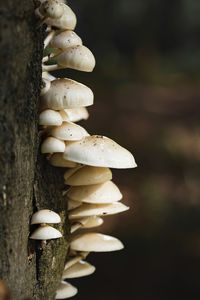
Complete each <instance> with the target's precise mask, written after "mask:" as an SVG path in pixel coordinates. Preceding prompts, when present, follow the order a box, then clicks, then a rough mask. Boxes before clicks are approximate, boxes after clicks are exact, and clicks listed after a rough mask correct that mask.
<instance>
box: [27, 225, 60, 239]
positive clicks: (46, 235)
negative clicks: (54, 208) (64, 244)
mask: <svg viewBox="0 0 200 300" xmlns="http://www.w3.org/2000/svg"><path fill="white" fill-rule="evenodd" d="M61 237H62V234H61V232H60V231H59V230H57V229H55V228H53V227H51V226H49V225H42V226H40V227H38V228H37V229H36V230H35V231H34V232H33V233H32V234H31V236H30V237H29V238H30V239H33V240H52V239H58V238H61Z"/></svg>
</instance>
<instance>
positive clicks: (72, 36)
mask: <svg viewBox="0 0 200 300" xmlns="http://www.w3.org/2000/svg"><path fill="white" fill-rule="evenodd" d="M77 45H82V40H81V38H80V37H79V36H78V35H77V34H76V33H75V32H74V31H71V30H65V31H63V32H61V33H59V34H57V35H56V36H54V37H53V39H52V40H51V42H50V47H51V48H58V49H61V50H64V49H66V48H68V47H72V46H77Z"/></svg>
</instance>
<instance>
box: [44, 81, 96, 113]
mask: <svg viewBox="0 0 200 300" xmlns="http://www.w3.org/2000/svg"><path fill="white" fill-rule="evenodd" d="M93 98H94V95H93V92H92V90H91V89H90V88H88V87H87V86H86V85H84V84H81V83H79V82H76V81H74V80H72V79H68V78H60V79H55V80H53V81H51V87H50V89H49V90H48V92H47V93H46V94H44V95H43V96H41V106H42V107H46V108H50V109H55V110H62V109H65V108H71V107H77V106H89V105H92V104H93Z"/></svg>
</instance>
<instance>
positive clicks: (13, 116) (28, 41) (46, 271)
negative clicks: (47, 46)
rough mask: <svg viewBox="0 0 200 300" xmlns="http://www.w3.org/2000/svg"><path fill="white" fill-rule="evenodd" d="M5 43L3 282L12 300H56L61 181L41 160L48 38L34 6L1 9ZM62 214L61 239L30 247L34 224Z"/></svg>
mask: <svg viewBox="0 0 200 300" xmlns="http://www.w3.org/2000/svg"><path fill="white" fill-rule="evenodd" d="M1 12H2V15H1V18H0V28H1V39H0V49H1V53H0V60H1V64H0V65H1V78H0V86H1V89H0V93H1V101H0V279H3V280H5V281H6V282H7V283H8V285H9V287H10V289H11V291H12V293H13V298H14V299H17V300H20V299H25V298H26V297H33V298H34V299H38V300H43V299H45V300H47V299H48V300H51V299H55V290H56V288H57V286H58V284H59V281H60V277H61V272H62V269H63V266H64V262H65V260H66V255H67V244H68V243H67V235H68V234H67V228H68V226H67V223H66V221H65V219H66V204H65V201H64V200H63V197H62V190H63V183H62V182H63V177H62V176H63V174H62V172H61V171H60V170H58V169H56V168H53V167H51V166H49V165H48V164H47V162H46V160H45V158H43V157H42V156H40V154H39V150H38V147H39V139H38V126H37V109H38V96H39V93H40V85H41V58H42V52H43V35H44V34H43V31H42V29H36V23H37V20H36V18H35V15H34V3H33V2H32V1H31V0H30V1H25V0H6V1H1ZM41 208H49V209H53V210H54V211H56V212H58V213H59V214H60V215H61V218H62V224H61V225H59V226H57V228H58V229H59V230H61V232H62V233H63V235H64V238H62V239H58V240H51V241H50V242H48V243H47V244H46V246H45V245H43V246H42V245H41V244H40V243H39V242H36V241H32V242H31V241H30V240H29V238H28V237H29V233H30V230H33V228H31V227H30V217H31V215H32V214H33V212H34V211H36V210H37V209H41Z"/></svg>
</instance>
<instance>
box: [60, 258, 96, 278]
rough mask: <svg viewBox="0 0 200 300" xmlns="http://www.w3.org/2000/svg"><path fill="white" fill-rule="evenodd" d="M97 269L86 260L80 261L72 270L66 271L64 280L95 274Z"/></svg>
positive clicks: (63, 276)
mask: <svg viewBox="0 0 200 300" xmlns="http://www.w3.org/2000/svg"><path fill="white" fill-rule="evenodd" d="M95 269H96V268H95V267H94V266H92V265H91V264H89V263H88V262H86V261H84V260H80V261H78V262H77V263H75V264H74V265H73V266H71V267H70V268H68V269H66V270H64V272H63V275H62V279H68V278H79V277H83V276H88V275H91V274H93V273H94V271H95Z"/></svg>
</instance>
